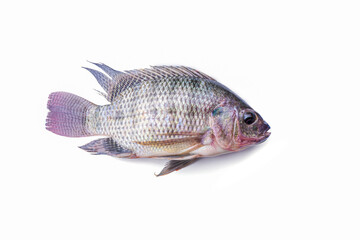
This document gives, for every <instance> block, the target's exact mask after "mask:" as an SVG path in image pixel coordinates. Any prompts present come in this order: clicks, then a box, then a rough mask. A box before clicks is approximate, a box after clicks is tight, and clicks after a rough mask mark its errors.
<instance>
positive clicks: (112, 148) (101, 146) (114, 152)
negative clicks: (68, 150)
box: [80, 138, 133, 157]
mask: <svg viewBox="0 0 360 240" xmlns="http://www.w3.org/2000/svg"><path fill="white" fill-rule="evenodd" d="M80 148H81V149H83V150H85V151H87V152H90V153H92V154H95V155H99V154H104V155H110V156H113V157H129V156H131V155H133V154H132V151H131V150H129V149H126V148H123V147H122V146H121V145H119V144H118V143H117V142H116V141H115V140H114V139H112V138H101V139H97V140H94V141H92V142H89V143H88V144H85V145H84V146H81V147H80Z"/></svg>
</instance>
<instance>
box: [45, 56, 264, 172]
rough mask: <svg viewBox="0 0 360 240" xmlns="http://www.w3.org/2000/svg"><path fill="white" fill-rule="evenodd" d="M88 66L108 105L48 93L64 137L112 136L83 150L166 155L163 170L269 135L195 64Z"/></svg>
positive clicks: (51, 125) (55, 126)
mask: <svg viewBox="0 0 360 240" xmlns="http://www.w3.org/2000/svg"><path fill="white" fill-rule="evenodd" d="M92 64H94V65H96V66H97V67H99V68H100V69H101V70H102V71H103V72H104V73H106V74H104V73H101V72H99V71H96V70H94V69H90V68H85V69H87V70H88V71H90V73H92V74H93V75H94V76H95V78H96V79H97V81H98V83H99V84H100V85H101V87H102V88H103V89H104V90H105V92H106V93H102V94H103V95H104V96H105V97H106V99H107V100H108V101H109V102H110V104H108V105H105V106H99V105H95V104H93V103H91V102H89V101H87V100H86V99H84V98H81V97H79V96H76V95H74V94H71V93H67V92H54V93H51V94H50V96H49V100H48V104H47V107H48V109H49V110H50V112H49V113H48V116H47V119H46V128H47V129H48V130H49V131H51V132H53V133H56V134H58V135H62V136H67V137H84V136H97V135H99V136H107V137H106V138H101V139H98V140H95V141H92V142H90V143H88V144H86V145H84V146H81V147H80V148H82V149H84V150H86V151H88V152H90V153H93V154H105V155H110V156H114V157H121V158H166V159H169V160H170V161H169V162H167V163H166V165H165V167H164V168H163V170H162V171H161V172H160V173H159V174H158V175H157V176H161V175H165V174H168V173H171V172H173V171H175V170H179V169H181V168H184V167H186V166H188V165H190V164H192V163H194V162H195V161H197V160H198V159H199V158H201V157H208V156H216V155H220V154H224V153H229V152H235V151H239V150H242V149H245V148H247V147H249V146H251V145H254V144H257V143H261V142H263V141H265V140H266V139H267V138H268V137H269V136H270V132H268V130H269V129H270V126H269V125H268V124H267V123H266V122H265V121H264V120H263V118H262V117H261V116H260V115H259V114H258V113H257V112H256V111H254V110H253V109H252V108H251V107H250V106H249V105H248V104H247V103H246V102H245V101H244V100H242V99H241V98H240V97H239V96H237V95H236V94H235V93H234V92H232V91H231V90H230V89H228V88H227V87H225V86H224V85H222V84H221V83H219V82H218V81H216V80H215V79H213V78H211V77H209V76H208V75H206V74H204V73H201V72H199V71H197V70H195V69H192V68H189V67H184V66H154V67H151V68H148V69H138V70H132V71H124V72H120V71H117V70H114V69H112V68H110V67H109V66H107V65H105V64H102V63H92Z"/></svg>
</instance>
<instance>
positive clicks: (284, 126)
mask: <svg viewBox="0 0 360 240" xmlns="http://www.w3.org/2000/svg"><path fill="white" fill-rule="evenodd" d="M359 13H360V6H359V2H358V1H320V0H309V1H307V0H302V1H285V0H284V1H280V0H277V1H218V2H214V1H185V0H183V1H176V2H175V1H112V2H111V1H57V2H50V1H36V0H34V1H11V3H10V1H7V3H5V2H2V3H0V25H1V33H0V42H1V44H0V50H1V51H0V61H1V62H0V66H1V77H0V79H1V86H2V88H1V94H0V97H1V118H0V119H1V120H0V121H1V124H0V127H1V132H0V134H1V135H0V136H1V139H2V143H1V161H0V239H4V240H5V239H360V229H359V226H360V207H359V204H360V193H359V189H360V188H359V185H360V174H359V172H360V162H359V161H360V157H359V147H360V146H359V133H360V132H359V128H360V114H359V103H360V99H359V80H360V68H359V66H360V47H359V45H360V14H359ZM86 60H90V61H95V62H104V63H106V64H108V65H109V66H112V67H114V68H115V69H119V70H131V69H136V68H139V67H148V66H149V65H161V64H165V65H171V64H176V65H186V66H190V67H194V68H197V69H199V70H200V71H203V72H205V73H207V74H209V75H211V76H213V77H214V78H216V79H217V80H219V81H220V82H222V83H224V84H225V85H227V86H228V87H229V88H231V89H232V90H234V91H235V92H237V93H238V94H239V95H240V96H241V97H243V98H244V99H245V100H246V101H247V102H248V103H249V104H250V105H251V106H252V107H253V108H254V109H255V110H257V111H258V112H259V113H260V114H261V115H262V116H263V117H264V119H265V120H266V121H267V122H268V123H269V124H270V125H271V127H272V135H271V137H270V138H269V139H268V141H267V142H265V143H264V144H261V145H259V146H257V147H255V148H252V149H249V150H246V151H245V152H241V153H236V154H230V155H227V156H221V157H217V158H212V159H205V160H201V161H199V162H197V163H196V164H194V165H192V166H189V167H188V168H185V169H183V170H181V171H179V172H176V173H172V174H170V175H168V176H165V177H159V178H156V177H155V176H154V175H153V173H154V172H159V171H160V170H161V169H162V167H163V165H164V163H165V162H164V161H162V160H146V159H140V160H139V159H135V160H129V159H114V158H111V157H107V156H92V155H90V154H89V153H87V152H85V151H82V150H81V149H79V148H77V146H80V145H83V144H85V143H87V142H89V141H91V140H93V139H96V137H92V138H65V137H61V136H57V135H55V134H53V133H51V132H48V131H46V130H45V126H44V125H45V118H46V114H47V109H46V102H47V97H48V94H49V93H50V92H52V91H60V90H61V91H69V92H72V93H75V94H78V95H80V96H82V97H85V98H87V99H89V100H91V101H93V102H95V103H97V104H105V103H106V101H105V100H104V99H103V98H102V97H101V96H99V95H98V94H97V93H96V92H95V91H93V89H100V86H98V85H97V82H96V80H95V79H94V78H93V77H92V76H91V74H90V73H88V72H87V71H86V70H84V69H81V68H80V67H81V66H87V67H90V66H91V64H90V63H88V62H87V61H86Z"/></svg>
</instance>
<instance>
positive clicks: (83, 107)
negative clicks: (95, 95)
mask: <svg viewBox="0 0 360 240" xmlns="http://www.w3.org/2000/svg"><path fill="white" fill-rule="evenodd" d="M95 106H96V105H95V104H93V103H91V102H89V101H88V100H86V99H84V98H82V97H79V96H77V95H74V94H72V93H67V92H54V93H51V94H50V95H49V101H48V104H47V107H48V109H49V110H50V112H49V113H48V115H47V119H46V129H47V130H49V131H51V132H53V133H56V134H58V135H61V136H66V137H85V136H92V135H94V134H92V133H90V131H89V130H88V129H87V128H86V114H87V110H88V109H89V108H91V107H95Z"/></svg>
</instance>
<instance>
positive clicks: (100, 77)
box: [83, 67, 113, 93]
mask: <svg viewBox="0 0 360 240" xmlns="http://www.w3.org/2000/svg"><path fill="white" fill-rule="evenodd" d="M83 68H84V69H86V70H88V71H89V72H90V73H91V74H92V75H94V77H95V78H96V80H97V81H98V83H99V84H100V86H101V87H102V88H103V89H104V90H105V92H106V93H109V89H110V86H111V85H113V80H112V79H110V78H109V77H107V76H105V74H103V73H101V72H99V71H96V70H94V69H91V68H87V67H83Z"/></svg>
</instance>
